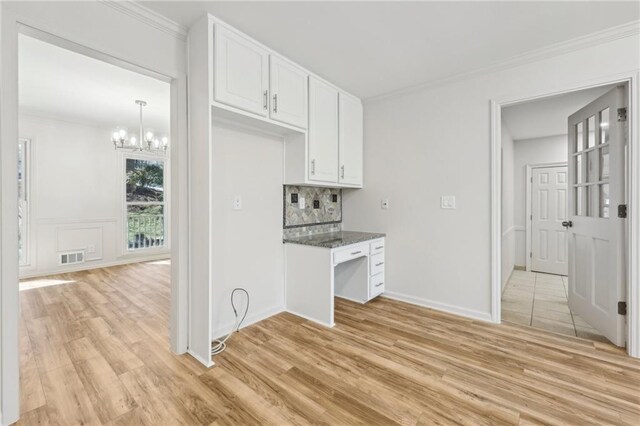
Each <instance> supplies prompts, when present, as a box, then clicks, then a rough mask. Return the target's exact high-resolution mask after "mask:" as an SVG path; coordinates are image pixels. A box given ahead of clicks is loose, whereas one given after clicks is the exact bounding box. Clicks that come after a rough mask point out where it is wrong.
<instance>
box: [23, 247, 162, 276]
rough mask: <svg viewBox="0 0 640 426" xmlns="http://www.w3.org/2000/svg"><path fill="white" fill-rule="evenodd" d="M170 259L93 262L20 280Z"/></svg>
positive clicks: (52, 270)
mask: <svg viewBox="0 0 640 426" xmlns="http://www.w3.org/2000/svg"><path fill="white" fill-rule="evenodd" d="M170 258H171V253H162V254H154V255H149V256H136V257H127V258H124V259H118V260H114V261H111V262H99V263H95V264H92V262H86V263H82V264H80V265H78V266H74V267H71V268H64V269H51V270H47V271H39V272H25V273H23V274H20V276H19V278H20V279H21V280H24V279H29V278H38V277H46V276H49V275H58V274H67V273H69V272H80V271H90V270H92V269H102V268H110V267H112V266H121V265H129V264H131V263H144V262H152V261H154V260H166V259H170Z"/></svg>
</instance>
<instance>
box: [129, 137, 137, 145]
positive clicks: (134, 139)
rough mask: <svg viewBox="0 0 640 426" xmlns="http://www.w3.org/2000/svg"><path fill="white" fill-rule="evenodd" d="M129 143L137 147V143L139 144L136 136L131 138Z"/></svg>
mask: <svg viewBox="0 0 640 426" xmlns="http://www.w3.org/2000/svg"><path fill="white" fill-rule="evenodd" d="M129 142H130V143H131V145H135V144H136V142H138V140H137V139H136V137H135V136H131V139H129Z"/></svg>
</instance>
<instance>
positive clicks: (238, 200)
mask: <svg viewBox="0 0 640 426" xmlns="http://www.w3.org/2000/svg"><path fill="white" fill-rule="evenodd" d="M233 209H234V210H242V197H241V196H240V195H236V196H235V197H233Z"/></svg>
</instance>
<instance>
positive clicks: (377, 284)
mask: <svg viewBox="0 0 640 426" xmlns="http://www.w3.org/2000/svg"><path fill="white" fill-rule="evenodd" d="M382 293H384V272H381V273H379V274H378V275H374V276H372V277H371V278H369V299H373V298H374V297H376V296H379V295H380V294H382Z"/></svg>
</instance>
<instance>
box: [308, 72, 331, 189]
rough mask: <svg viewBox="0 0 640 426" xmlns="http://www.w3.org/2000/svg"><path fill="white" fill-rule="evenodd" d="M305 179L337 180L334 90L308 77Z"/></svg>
mask: <svg viewBox="0 0 640 426" xmlns="http://www.w3.org/2000/svg"><path fill="white" fill-rule="evenodd" d="M308 144H309V145H308V157H307V160H308V162H309V164H308V172H309V180H311V181H319V182H329V183H330V182H334V183H337V182H338V91H337V90H336V89H334V88H333V87H331V86H329V85H328V84H325V83H323V82H322V81H320V80H318V79H316V78H314V77H313V76H311V77H309V142H308Z"/></svg>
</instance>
